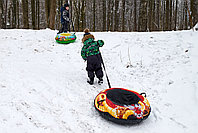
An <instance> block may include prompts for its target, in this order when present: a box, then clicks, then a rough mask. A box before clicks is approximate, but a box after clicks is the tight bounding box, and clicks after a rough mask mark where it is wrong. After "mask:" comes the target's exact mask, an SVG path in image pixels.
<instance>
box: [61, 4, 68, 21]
mask: <svg viewBox="0 0 198 133" xmlns="http://www.w3.org/2000/svg"><path fill="white" fill-rule="evenodd" d="M66 21H69V10H66V9H65V6H62V7H61V23H64V22H66Z"/></svg>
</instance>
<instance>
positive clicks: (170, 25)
mask: <svg viewBox="0 0 198 133" xmlns="http://www.w3.org/2000/svg"><path fill="white" fill-rule="evenodd" d="M172 3H173V1H172V0H170V15H169V16H170V23H169V28H170V30H172V16H173V15H172V6H173V4H172Z"/></svg>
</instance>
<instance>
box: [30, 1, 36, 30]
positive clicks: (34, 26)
mask: <svg viewBox="0 0 198 133" xmlns="http://www.w3.org/2000/svg"><path fill="white" fill-rule="evenodd" d="M31 9H32V28H33V29H36V23H35V22H36V21H35V0H31Z"/></svg>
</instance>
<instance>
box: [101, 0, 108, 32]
mask: <svg viewBox="0 0 198 133" xmlns="http://www.w3.org/2000/svg"><path fill="white" fill-rule="evenodd" d="M102 7H103V10H102V11H103V26H102V27H103V28H102V29H103V31H107V29H106V27H107V25H106V23H107V22H106V0H103V1H102Z"/></svg>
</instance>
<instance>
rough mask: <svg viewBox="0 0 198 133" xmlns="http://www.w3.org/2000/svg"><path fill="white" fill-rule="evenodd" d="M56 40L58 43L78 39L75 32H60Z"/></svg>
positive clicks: (71, 41)
mask: <svg viewBox="0 0 198 133" xmlns="http://www.w3.org/2000/svg"><path fill="white" fill-rule="evenodd" d="M55 40H56V42H58V43H65V44H68V43H73V42H75V40H76V35H75V34H73V33H60V34H57V35H56V38H55Z"/></svg>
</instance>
